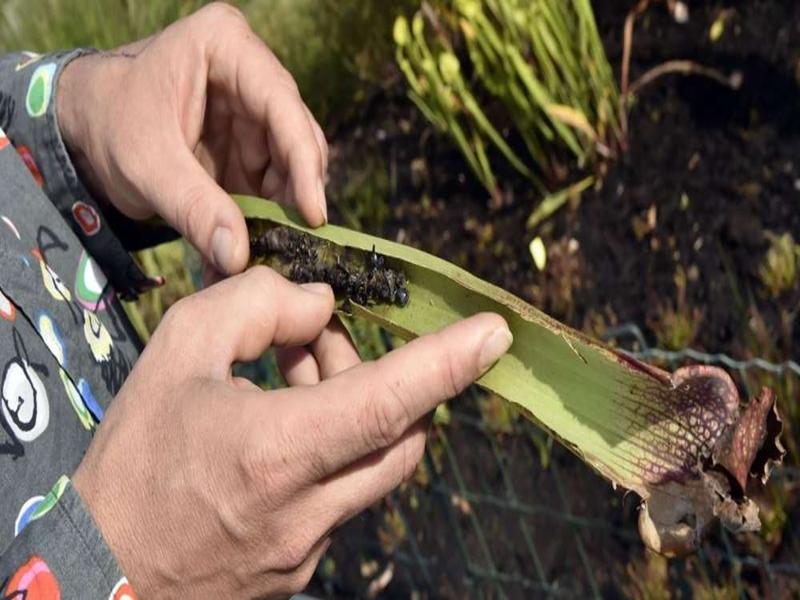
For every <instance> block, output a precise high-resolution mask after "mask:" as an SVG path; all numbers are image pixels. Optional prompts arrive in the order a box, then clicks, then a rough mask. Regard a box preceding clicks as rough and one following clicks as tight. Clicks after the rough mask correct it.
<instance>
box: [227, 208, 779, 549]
mask: <svg viewBox="0 0 800 600" xmlns="http://www.w3.org/2000/svg"><path fill="white" fill-rule="evenodd" d="M237 202H238V203H239V205H240V207H241V209H242V211H243V212H244V214H245V216H246V218H247V219H248V227H249V229H250V235H251V244H252V249H253V257H252V260H253V261H254V262H262V263H266V264H269V265H270V266H272V267H274V268H276V269H277V270H279V271H280V272H282V273H283V274H284V275H286V276H288V277H290V278H292V279H295V280H313V279H323V280H328V282H332V283H333V284H334V289H336V290H339V291H342V290H345V292H344V294H345V295H347V296H349V297H350V300H349V301H347V302H346V304H347V307H346V308H347V310H348V311H350V312H351V313H352V314H354V315H356V316H359V317H363V318H365V319H368V320H370V321H372V322H375V323H378V324H379V325H381V326H383V327H385V328H386V329H388V330H389V331H391V332H393V333H395V334H396V335H398V336H400V337H402V338H405V339H411V338H413V337H416V336H420V335H424V334H427V333H430V332H433V331H436V330H439V329H441V328H442V327H444V326H446V325H448V324H450V323H453V322H454V321H456V320H459V319H462V318H464V317H467V316H470V315H473V314H475V313H477V312H481V311H493V312H496V313H499V314H500V315H502V316H503V317H505V319H506V320H507V322H508V324H509V327H510V328H511V331H512V333H513V334H514V344H513V345H512V347H511V349H510V350H509V352H508V353H507V354H506V355H505V356H504V357H503V358H501V359H500V360H499V361H498V362H497V364H496V365H495V366H494V367H493V368H492V369H491V370H489V371H488V372H487V373H486V374H485V375H484V376H483V377H481V379H480V380H479V381H478V384H479V385H480V386H482V387H484V388H486V389H487V390H490V391H491V392H493V393H495V394H497V395H499V396H501V397H503V398H505V399H506V400H508V401H509V402H513V403H514V404H516V405H517V406H518V407H519V408H520V409H521V410H522V412H523V413H524V414H525V415H526V416H527V417H528V418H530V419H531V420H532V421H534V422H535V423H537V424H539V425H540V426H542V427H544V428H545V429H546V430H548V431H549V432H551V433H552V434H553V435H554V436H555V437H556V438H557V439H558V440H559V441H560V442H561V443H562V444H564V445H565V446H566V447H567V448H569V449H570V450H572V451H573V452H574V453H575V454H577V455H578V456H579V457H580V458H581V459H582V460H584V461H585V462H587V463H588V464H589V465H591V466H592V467H593V468H594V469H595V470H597V471H598V472H599V473H600V474H601V475H603V476H604V477H606V478H607V479H608V480H610V481H611V482H612V483H613V484H615V485H618V486H621V487H623V488H626V489H629V490H633V491H635V492H636V493H637V494H639V496H641V498H642V507H641V511H640V516H639V531H640V534H641V535H642V539H643V540H644V542H645V543H646V544H647V545H648V546H649V547H650V548H652V549H653V550H656V551H658V552H661V553H663V554H666V555H677V554H685V553H687V552H691V551H693V550H695V549H696V548H697V547H698V544H699V542H700V541H701V539H702V537H703V535H704V533H705V532H706V531H707V530H708V527H709V525H710V524H711V523H713V522H714V521H715V520H716V519H719V520H720V521H721V522H722V523H723V525H725V526H726V527H727V528H728V529H730V530H731V531H734V532H739V531H753V530H757V529H758V528H759V527H760V522H759V519H758V508H757V506H756V504H755V503H754V502H753V501H752V500H750V499H749V498H748V497H747V495H746V487H747V486H748V482H752V483H753V485H759V484H760V485H763V483H765V482H766V479H767V478H768V477H769V472H770V469H771V467H772V465H773V464H774V463H777V462H779V461H780V460H781V459H782V457H783V454H784V451H783V448H782V446H781V443H780V440H779V436H780V432H781V422H780V418H779V416H778V413H777V409H776V407H775V396H774V393H773V392H772V391H771V390H769V389H767V388H765V389H763V390H762V391H761V393H760V394H759V395H758V396H757V397H755V398H753V399H751V400H750V401H749V402H748V403H746V404H744V403H742V402H741V401H740V397H739V392H738V390H737V388H736V386H735V384H734V382H733V381H732V379H731V378H730V376H729V375H728V374H727V373H726V372H725V371H723V370H722V369H719V368H716V367H711V366H702V365H694V366H687V367H682V368H680V369H678V370H677V371H675V372H674V373H671V374H670V373H667V372H665V371H662V370H660V369H658V368H655V367H652V366H649V365H646V364H644V363H641V362H639V361H637V360H635V359H633V358H631V357H629V356H627V355H625V354H622V353H620V352H617V351H615V350H614V349H611V348H609V347H607V346H605V345H603V344H601V343H600V342H597V341H595V340H593V339H590V338H588V337H587V336H585V335H583V334H581V333H579V332H577V331H575V330H572V329H570V328H568V327H567V326H565V325H563V324H561V323H559V322H558V321H556V320H554V319H552V318H550V317H548V316H547V315H545V314H544V313H542V312H540V311H539V310H537V309H536V308H534V307H533V306H531V305H529V304H527V303H526V302H524V301H523V300H521V299H519V298H517V297H516V296H514V295H512V294H510V293H508V292H506V291H505V290H503V289H500V288H498V287H496V286H494V285H491V284H489V283H487V282H485V281H482V280H481V279H478V278H477V277H475V276H473V275H472V274H470V273H468V272H467V271H465V270H463V269H460V268H459V267H456V266H455V265H453V264H451V263H449V262H447V261H445V260H442V259H440V258H437V257H435V256H432V255H430V254H427V253H425V252H422V251H420V250H416V249H414V248H410V247H408V246H404V245H402V244H398V243H395V242H391V241H387V240H384V239H381V238H377V237H373V236H370V235H366V234H364V233H360V232H356V231H351V230H348V229H345V228H342V227H337V226H333V225H326V226H324V227H321V228H319V229H309V228H307V227H305V226H303V225H302V222H301V220H300V218H299V217H298V216H296V214H295V213H294V212H293V211H291V210H290V209H287V208H285V207H282V206H280V205H278V204H276V203H274V202H268V201H264V200H261V199H256V198H246V197H239V198H237ZM342 300H343V301H345V300H347V299H346V298H342Z"/></svg>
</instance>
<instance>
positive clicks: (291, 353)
mask: <svg viewBox="0 0 800 600" xmlns="http://www.w3.org/2000/svg"><path fill="white" fill-rule="evenodd" d="M323 332H324V330H323ZM276 355H277V361H278V370H280V372H281V375H283V378H284V379H285V380H286V383H287V384H288V385H290V386H296V385H316V384H318V383H319V382H320V373H319V366H318V365H317V360H316V359H315V358H314V355H313V354H311V352H310V351H309V349H308V348H307V347H305V346H293V347H288V348H278V350H277V351H276Z"/></svg>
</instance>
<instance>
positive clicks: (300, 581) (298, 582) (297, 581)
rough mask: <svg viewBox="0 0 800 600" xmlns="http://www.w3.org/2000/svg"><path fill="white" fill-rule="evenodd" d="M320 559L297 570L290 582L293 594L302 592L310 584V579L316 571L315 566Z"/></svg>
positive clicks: (311, 561) (309, 562)
mask: <svg viewBox="0 0 800 600" xmlns="http://www.w3.org/2000/svg"><path fill="white" fill-rule="evenodd" d="M320 558H321V557H320ZM320 558H317V559H316V560H310V561H308V563H307V564H305V565H303V566H302V567H300V568H299V569H297V571H296V572H295V573H294V576H293V577H292V581H291V586H292V588H293V590H292V591H293V593H298V592H302V591H303V590H304V589H306V588H307V587H308V584H309V583H310V582H311V578H312V577H313V576H314V573H315V571H316V570H317V565H318V564H319V561H320Z"/></svg>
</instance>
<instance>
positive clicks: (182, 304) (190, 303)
mask: <svg viewBox="0 0 800 600" xmlns="http://www.w3.org/2000/svg"><path fill="white" fill-rule="evenodd" d="M194 303H195V300H194V299H193V298H192V297H191V296H188V297H186V298H181V299H180V300H178V301H177V302H176V303H175V304H173V305H172V306H170V307H169V308H168V309H167V312H166V313H164V317H163V318H162V319H161V325H160V327H159V328H160V329H164V330H165V331H172V330H178V331H182V330H183V329H184V326H185V325H186V324H187V323H188V322H191V321H192V314H193V313H194Z"/></svg>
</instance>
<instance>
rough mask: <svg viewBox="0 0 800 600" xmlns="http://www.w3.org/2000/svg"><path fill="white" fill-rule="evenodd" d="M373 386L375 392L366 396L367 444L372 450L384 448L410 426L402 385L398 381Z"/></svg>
mask: <svg viewBox="0 0 800 600" xmlns="http://www.w3.org/2000/svg"><path fill="white" fill-rule="evenodd" d="M378 381H380V383H379V384H378V385H376V386H375V388H376V389H375V391H373V392H372V393H371V394H368V395H367V398H368V402H369V404H368V405H367V415H368V420H367V431H368V434H367V435H368V436H369V438H368V440H367V443H368V444H369V445H370V446H371V447H374V448H385V447H386V446H389V445H390V444H392V443H393V442H394V441H396V440H397V439H399V438H400V436H402V435H403V433H404V432H405V430H406V429H407V428H408V427H409V426H410V425H411V415H410V412H409V409H408V401H407V399H406V394H405V393H403V391H402V390H403V384H402V383H401V382H399V381H391V380H389V381H385V380H381V379H378Z"/></svg>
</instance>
